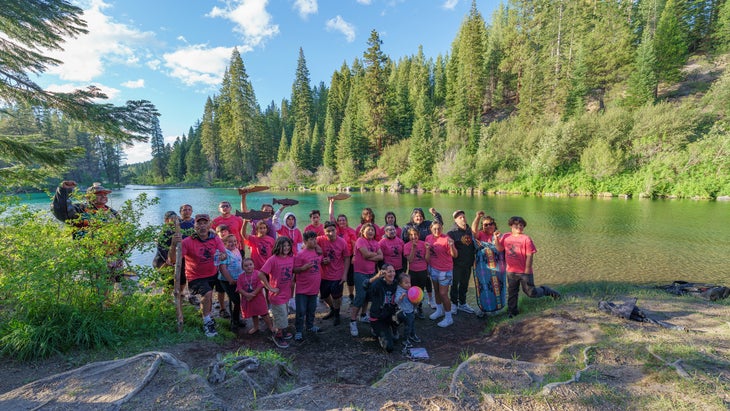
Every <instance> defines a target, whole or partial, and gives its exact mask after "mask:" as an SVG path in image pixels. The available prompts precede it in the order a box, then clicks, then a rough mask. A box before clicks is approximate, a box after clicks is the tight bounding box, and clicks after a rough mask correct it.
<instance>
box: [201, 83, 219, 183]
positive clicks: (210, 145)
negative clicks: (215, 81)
mask: <svg viewBox="0 0 730 411" xmlns="http://www.w3.org/2000/svg"><path fill="white" fill-rule="evenodd" d="M200 146H201V150H202V153H203V154H204V155H205V158H206V160H207V162H208V167H206V169H207V170H208V171H209V172H210V179H219V178H221V167H220V165H221V152H220V150H221V149H220V130H219V127H218V120H217V116H216V104H215V103H214V100H213V99H211V98H210V97H208V98H207V99H206V100H205V109H204V111H203V120H202V122H201V123H200Z"/></svg>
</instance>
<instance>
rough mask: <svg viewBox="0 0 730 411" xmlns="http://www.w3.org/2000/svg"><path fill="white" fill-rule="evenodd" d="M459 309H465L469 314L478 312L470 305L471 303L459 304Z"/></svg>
mask: <svg viewBox="0 0 730 411" xmlns="http://www.w3.org/2000/svg"><path fill="white" fill-rule="evenodd" d="M459 311H463V312H465V313H469V314H474V313H475V312H476V311H474V309H473V308H471V307H470V306H469V303H464V304H459Z"/></svg>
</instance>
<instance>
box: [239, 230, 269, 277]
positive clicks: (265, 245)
mask: <svg viewBox="0 0 730 411" xmlns="http://www.w3.org/2000/svg"><path fill="white" fill-rule="evenodd" d="M248 223H249V220H246V219H244V220H243V227H241V236H242V237H243V242H244V243H245V244H246V245H247V246H249V247H251V259H253V265H254V267H256V269H257V270H260V269H261V267H263V266H264V263H265V262H266V260H268V259H269V257H271V255H272V254H271V253H272V250H273V249H274V243H275V240H274V238H273V237H271V236H269V235H268V234H267V232H268V229H269V226H267V225H266V222H265V221H264V220H259V221H257V222H256V225H255V228H254V231H255V233H251V234H250V235H249V234H246V229H247V228H248Z"/></svg>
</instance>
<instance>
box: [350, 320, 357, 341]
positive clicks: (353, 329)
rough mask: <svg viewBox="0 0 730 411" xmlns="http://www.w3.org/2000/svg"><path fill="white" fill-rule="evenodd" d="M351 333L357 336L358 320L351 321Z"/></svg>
mask: <svg viewBox="0 0 730 411" xmlns="http://www.w3.org/2000/svg"><path fill="white" fill-rule="evenodd" d="M350 335H351V336H353V337H357V335H358V332H357V321H350Z"/></svg>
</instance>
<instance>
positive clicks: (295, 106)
mask: <svg viewBox="0 0 730 411" xmlns="http://www.w3.org/2000/svg"><path fill="white" fill-rule="evenodd" d="M312 112H313V99H312V89H311V88H310V86H309V69H308V68H307V61H306V60H305V58H304V51H303V50H302V49H301V48H299V58H298V60H297V71H296V75H295V79H294V84H293V85H292V114H293V116H294V131H293V134H292V139H291V146H290V149H289V158H290V159H291V160H292V161H294V164H296V165H297V167H299V168H305V169H309V168H310V161H309V147H310V146H311V133H312Z"/></svg>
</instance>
